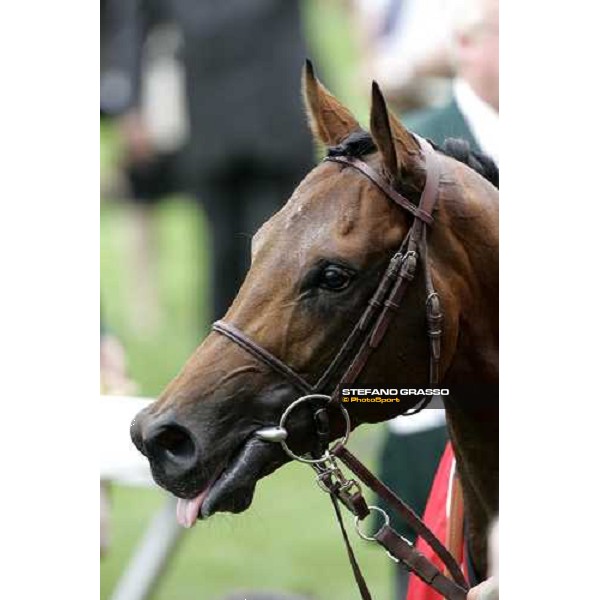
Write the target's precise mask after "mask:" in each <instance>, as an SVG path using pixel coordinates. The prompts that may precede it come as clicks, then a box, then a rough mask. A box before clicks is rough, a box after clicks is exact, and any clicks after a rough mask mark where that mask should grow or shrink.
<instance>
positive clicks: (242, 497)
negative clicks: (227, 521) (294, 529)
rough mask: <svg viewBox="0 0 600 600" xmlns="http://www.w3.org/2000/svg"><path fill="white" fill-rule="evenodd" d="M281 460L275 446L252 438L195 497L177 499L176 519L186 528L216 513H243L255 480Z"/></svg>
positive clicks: (283, 458) (254, 486)
mask: <svg viewBox="0 0 600 600" xmlns="http://www.w3.org/2000/svg"><path fill="white" fill-rule="evenodd" d="M284 462H285V456H284V455H283V453H282V452H281V450H280V448H279V447H278V445H276V444H271V443H268V442H263V441H261V440H259V439H257V438H254V437H251V438H250V439H249V440H248V441H247V442H246V443H245V444H244V445H243V446H242V448H241V450H240V451H239V452H238V453H237V454H236V455H235V456H234V457H233V459H232V460H231V461H230V462H229V463H228V464H227V466H226V467H224V468H222V469H219V470H217V471H216V473H215V475H214V476H213V478H212V479H211V480H210V481H209V483H208V484H207V485H206V486H205V487H204V488H203V489H202V490H199V491H198V493H197V494H196V495H195V496H194V497H192V498H191V499H182V498H179V500H178V502H177V515H176V516H177V522H178V523H179V524H180V525H181V526H182V527H186V528H189V527H192V526H193V525H195V523H196V521H197V520H198V519H206V518H207V517H209V516H211V515H213V514H214V513H216V512H230V513H240V512H243V511H244V510H246V509H247V508H248V507H249V506H250V504H251V503H252V498H253V497H254V490H255V488H256V483H257V481H258V480H259V479H260V478H261V477H264V476H266V475H268V474H269V473H271V472H273V471H274V470H275V469H276V468H277V467H278V466H280V465H282V464H283V463H284Z"/></svg>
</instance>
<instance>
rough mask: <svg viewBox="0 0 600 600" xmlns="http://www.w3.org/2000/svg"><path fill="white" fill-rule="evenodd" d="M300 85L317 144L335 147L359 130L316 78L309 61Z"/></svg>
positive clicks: (344, 108) (347, 111) (346, 110)
mask: <svg viewBox="0 0 600 600" xmlns="http://www.w3.org/2000/svg"><path fill="white" fill-rule="evenodd" d="M302 84H303V85H302V88H303V92H304V104H305V106H306V112H307V114H308V120H309V123H310V128H311V129H312V132H313V136H314V137H315V140H316V141H317V142H320V143H321V144H324V145H325V146H337V145H338V144H339V143H340V142H342V141H343V140H344V139H346V138H347V137H348V136H349V135H350V134H351V133H352V132H354V131H358V130H359V129H360V125H359V124H358V121H357V120H356V119H355V118H354V117H353V116H352V113H351V112H350V111H349V110H348V109H347V108H346V107H345V106H344V105H343V104H341V103H340V102H339V101H338V100H337V99H336V98H334V96H332V94H331V93H330V92H329V91H328V90H327V89H326V88H325V86H324V85H323V84H322V83H321V82H320V81H319V80H318V79H317V78H316V76H315V71H314V69H313V66H312V63H311V62H310V60H307V61H306V64H305V65H304V72H303V73H302Z"/></svg>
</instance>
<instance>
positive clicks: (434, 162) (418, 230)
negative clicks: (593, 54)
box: [212, 137, 443, 414]
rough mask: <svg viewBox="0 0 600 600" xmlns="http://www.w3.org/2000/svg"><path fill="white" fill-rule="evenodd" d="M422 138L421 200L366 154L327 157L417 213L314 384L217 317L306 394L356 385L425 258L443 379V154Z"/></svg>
mask: <svg viewBox="0 0 600 600" xmlns="http://www.w3.org/2000/svg"><path fill="white" fill-rule="evenodd" d="M416 139H417V140H418V141H419V143H420V145H421V148H422V150H423V153H424V155H425V159H426V173H427V174H426V180H425V186H424V188H423V192H422V193H421V197H420V199H419V205H418V206H415V205H414V204H413V203H412V202H410V200H408V199H407V198H405V197H404V196H403V195H402V194H400V193H399V192H398V191H396V190H395V189H394V188H393V187H392V186H391V185H390V184H389V183H388V182H387V181H385V179H384V178H383V176H381V175H380V174H379V173H377V172H376V171H375V170H374V169H372V168H371V167H370V166H369V165H368V164H367V163H365V162H363V161H362V160H360V159H358V158H355V157H352V156H327V157H326V158H325V159H324V160H325V161H328V162H337V163H340V164H342V165H347V166H350V167H352V168H353V169H356V170H357V171H359V172H360V173H362V174H363V175H364V176H365V177H367V178H368V179H369V180H370V181H372V182H373V183H374V184H375V185H376V186H377V187H378V188H379V189H380V190H381V191H382V192H383V193H384V194H385V195H386V196H387V197H388V198H389V199H390V200H391V201H392V202H394V203H395V204H397V205H398V206H400V207H401V208H403V209H404V210H406V211H408V212H409V213H410V214H411V215H412V216H413V217H414V221H413V223H412V225H411V227H410V229H409V231H408V233H407V235H406V236H405V238H404V240H403V241H402V244H401V245H400V248H399V249H398V251H397V252H396V253H395V254H394V256H393V257H392V258H391V260H390V262H389V264H388V267H387V269H386V271H385V273H384V275H383V277H382V278H381V280H380V281H379V285H378V287H377V289H376V290H375V293H374V294H373V296H372V297H371V299H370V300H369V302H368V305H367V307H366V308H365V310H364V311H363V313H362V316H361V317H360V319H359V320H358V322H357V323H356V324H355V326H354V328H353V329H352V331H351V332H350V334H349V335H348V337H347V338H346V340H345V341H344V343H343V344H342V346H341V348H340V349H339V351H338V352H337V354H336V355H335V357H334V358H333V360H332V361H331V363H330V364H329V366H328V367H327V369H326V370H325V372H324V373H323V374H322V375H321V377H320V378H319V380H318V381H317V382H316V383H315V384H314V385H312V384H311V383H309V382H308V381H307V380H306V378H304V377H302V375H300V374H299V373H297V372H296V371H294V369H292V368H291V367H290V366H289V365H287V364H285V363H284V362H283V361H281V360H280V359H279V358H277V357H276V356H274V355H273V354H271V353H270V352H269V351H268V350H266V349H265V348H263V347H262V346H261V345H260V344H258V343H257V342H255V341H254V340H252V339H251V338H249V337H248V336H247V335H245V334H244V333H243V332H242V331H240V330H239V329H238V328H237V327H235V326H234V325H232V324H230V323H226V322H225V321H217V322H215V323H214V324H213V326H212V328H213V330H214V331H216V332H218V333H220V334H221V335H224V336H225V337H227V338H229V339H230V340H231V341H232V342H235V343H236V344H237V345H238V346H240V347H242V348H243V349H244V350H246V351H247V352H249V353H250V354H252V355H253V356H254V357H255V358H257V359H258V360H260V361H261V362H263V363H264V364H266V365H268V366H269V367H270V368H271V369H272V370H274V371H276V372H277V373H279V374H280V375H282V376H283V377H284V378H285V379H287V380H288V381H289V382H290V383H292V384H293V385H294V386H296V387H297V388H298V389H299V390H301V391H302V392H304V393H305V394H325V393H327V392H328V391H329V390H331V389H332V388H333V392H332V393H331V399H332V402H334V403H335V402H339V397H340V389H341V385H342V383H343V384H344V385H345V386H351V385H352V384H353V383H354V382H355V381H356V379H357V378H358V377H359V375H360V373H361V372H362V370H363V369H364V367H365V365H366V364H367V361H368V359H369V357H370V356H371V354H372V353H373V351H374V350H376V349H377V348H378V347H379V346H380V344H381V342H382V341H383V339H384V337H385V334H386V333H387V331H388V329H389V327H390V325H391V323H392V320H393V317H394V314H395V313H396V312H397V311H398V309H399V308H400V303H401V302H402V299H403V297H404V295H405V293H406V290H407V289H408V287H409V286H410V282H411V281H412V280H413V278H414V276H415V273H416V270H417V266H418V263H419V259H421V262H422V264H423V268H424V274H425V291H426V300H425V316H426V321H427V335H428V338H429V387H430V388H436V387H437V386H438V384H439V363H440V346H441V335H442V327H441V326H442V319H443V315H442V310H441V305H440V299H439V296H438V294H437V293H436V291H435V289H434V287H433V281H432V278H431V270H430V267H429V263H428V261H427V225H432V224H433V216H432V213H433V210H434V208H435V204H436V201H437V196H438V187H439V179H440V165H439V158H438V156H437V155H436V153H435V151H434V150H433V148H432V147H431V146H430V144H429V143H428V142H427V141H425V140H423V139H421V138H418V137H417V138H416ZM361 340H362V341H361ZM359 343H360V346H359V349H358V351H357V352H356V353H355V354H354V358H353V359H352V360H349V355H350V353H351V351H352V350H353V349H355V348H356V347H357V346H358V345H359ZM344 365H346V368H345V370H344V371H343V375H342V376H341V377H339V378H338V379H337V383H336V384H335V385H332V379H333V377H334V376H335V374H336V373H338V372H340V371H341V370H342V368H343V367H344ZM429 400H431V397H430V398H428V399H427V398H425V399H423V401H421V403H420V405H419V406H418V407H417V409H416V410H415V411H413V412H417V411H418V410H421V409H422V408H424V406H425V405H426V403H427V402H428V401H429ZM411 414H412V413H411Z"/></svg>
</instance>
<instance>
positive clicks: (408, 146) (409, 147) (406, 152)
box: [371, 82, 420, 181]
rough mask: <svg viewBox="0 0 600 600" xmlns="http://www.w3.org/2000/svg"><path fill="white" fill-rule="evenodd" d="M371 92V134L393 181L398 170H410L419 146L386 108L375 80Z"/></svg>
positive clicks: (418, 151)
mask: <svg viewBox="0 0 600 600" xmlns="http://www.w3.org/2000/svg"><path fill="white" fill-rule="evenodd" d="M371 94H372V95H371V136H372V137H373V141H374V142H375V145H376V146H377V148H378V150H379V152H381V155H382V157H383V165H384V168H385V170H386V171H387V174H388V176H389V177H390V178H391V179H392V181H395V180H396V178H397V177H398V176H399V170H407V171H410V170H411V165H412V164H414V163H416V162H418V160H419V155H420V154H419V153H420V147H419V144H418V143H417V142H416V140H415V139H414V137H413V136H412V135H411V134H410V132H409V131H408V129H406V128H405V127H404V125H402V123H400V121H398V119H396V117H394V115H393V113H392V112H390V111H389V110H388V108H387V106H386V103H385V99H384V98H383V94H382V93H381V90H380V89H379V86H378V85H377V83H375V82H373V85H372V90H371Z"/></svg>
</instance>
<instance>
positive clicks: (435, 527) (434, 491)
mask: <svg viewBox="0 0 600 600" xmlns="http://www.w3.org/2000/svg"><path fill="white" fill-rule="evenodd" d="M453 471H454V452H453V451H452V446H451V445H450V443H448V444H447V446H446V449H445V450H444V454H443V455H442V458H441V460H440V464H439V466H438V470H437V472H436V474H435V479H434V480H433V485H432V486H431V492H430V493H429V499H428V500H427V506H426V508H425V514H424V516H423V521H424V522H425V524H426V525H427V526H428V527H429V529H431V531H433V533H435V535H436V536H437V538H438V539H439V540H440V541H441V542H442V543H443V544H447V535H446V531H447V524H448V514H449V510H448V497H449V492H450V480H451V476H452V474H453ZM417 549H418V550H419V552H421V553H422V554H424V555H425V556H426V557H427V558H428V559H429V560H431V562H433V563H434V564H435V566H436V567H438V569H440V570H441V571H443V569H444V566H443V563H442V561H441V560H440V559H439V558H438V557H437V556H436V554H435V553H434V552H433V550H431V548H430V547H429V545H428V544H427V543H426V542H424V541H423V540H422V539H421V538H418V539H417ZM461 568H462V571H463V573H465V574H466V573H467V569H466V565H465V561H464V557H461ZM407 600H444V597H443V596H442V595H441V594H438V593H437V592H436V591H435V590H433V589H432V588H430V587H429V586H428V585H427V584H425V583H424V582H423V581H421V580H420V579H419V578H418V577H417V576H416V575H412V574H411V575H410V577H409V582H408V595H407Z"/></svg>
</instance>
